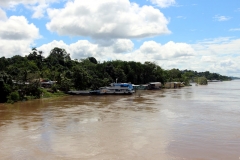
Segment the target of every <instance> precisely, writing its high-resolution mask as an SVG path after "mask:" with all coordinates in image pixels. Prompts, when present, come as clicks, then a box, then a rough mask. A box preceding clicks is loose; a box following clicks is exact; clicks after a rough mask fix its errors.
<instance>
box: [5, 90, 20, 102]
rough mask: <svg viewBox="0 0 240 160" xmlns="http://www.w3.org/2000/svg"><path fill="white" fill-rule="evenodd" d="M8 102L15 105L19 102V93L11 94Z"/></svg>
mask: <svg viewBox="0 0 240 160" xmlns="http://www.w3.org/2000/svg"><path fill="white" fill-rule="evenodd" d="M7 99H8V100H7V102H8V103H14V102H17V101H18V100H19V94H18V92H17V91H15V92H11V93H10V95H9V96H8V97H7Z"/></svg>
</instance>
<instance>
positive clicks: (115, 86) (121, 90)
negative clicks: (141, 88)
mask: <svg viewBox="0 0 240 160" xmlns="http://www.w3.org/2000/svg"><path fill="white" fill-rule="evenodd" d="M134 92H135V90H134V89H133V85H132V84H131V83H111V84H110V85H109V86H106V87H100V88H99V89H98V90H91V91H68V94H72V95H114V94H116V95H124V94H129V95H130V94H133V93H134Z"/></svg>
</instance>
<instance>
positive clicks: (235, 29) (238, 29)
mask: <svg viewBox="0 0 240 160" xmlns="http://www.w3.org/2000/svg"><path fill="white" fill-rule="evenodd" d="M229 31H240V28H232V29H230V30H229Z"/></svg>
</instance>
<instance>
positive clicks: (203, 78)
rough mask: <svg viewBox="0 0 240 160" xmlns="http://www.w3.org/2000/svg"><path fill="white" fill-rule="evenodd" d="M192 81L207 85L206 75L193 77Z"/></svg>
mask: <svg viewBox="0 0 240 160" xmlns="http://www.w3.org/2000/svg"><path fill="white" fill-rule="evenodd" d="M194 82H196V83H197V84H200V85H207V84H208V81H207V78H206V77H197V78H194Z"/></svg>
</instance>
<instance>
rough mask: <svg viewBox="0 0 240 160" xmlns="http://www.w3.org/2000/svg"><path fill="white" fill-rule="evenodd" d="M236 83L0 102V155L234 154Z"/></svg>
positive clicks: (238, 129)
mask: <svg viewBox="0 0 240 160" xmlns="http://www.w3.org/2000/svg"><path fill="white" fill-rule="evenodd" d="M239 96H240V81H232V82H221V83H210V84H209V85H208V86H192V87H185V88H181V89H172V90H171V89H170V90H158V91H141V93H138V94H135V95H132V96H68V97H64V98H57V99H44V100H36V101H29V102H21V103H16V104H14V105H6V104H0V157H1V159H20V160H21V159H24V160H25V159H45V160H48V159H49V160H50V159H63V160H65V159H66V160H68V159H140V160H141V159H164V160H165V159H166V160H169V159H172V160H178V159H179V160H180V159H186V160H200V159H201V160H213V159H218V160H226V159H239V157H240V116H239V115H240V106H239V104H240V99H239Z"/></svg>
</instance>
